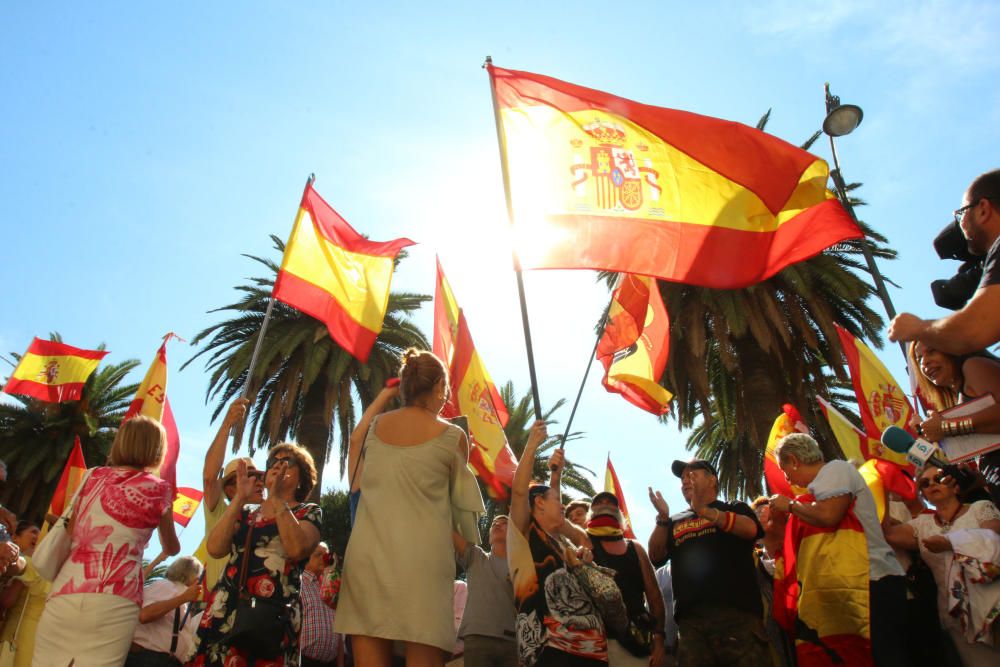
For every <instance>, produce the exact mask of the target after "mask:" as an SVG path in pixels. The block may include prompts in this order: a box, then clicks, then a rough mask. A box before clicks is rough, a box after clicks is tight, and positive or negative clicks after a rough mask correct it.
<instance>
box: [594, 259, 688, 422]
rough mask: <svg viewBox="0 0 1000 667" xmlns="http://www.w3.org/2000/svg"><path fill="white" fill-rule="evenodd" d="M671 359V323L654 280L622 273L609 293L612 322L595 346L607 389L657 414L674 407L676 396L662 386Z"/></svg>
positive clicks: (609, 318) (609, 322)
mask: <svg viewBox="0 0 1000 667" xmlns="http://www.w3.org/2000/svg"><path fill="white" fill-rule="evenodd" d="M669 356H670V319H669V317H668V316H667V309H666V307H665V306H664V305H663V298H662V297H661V296H660V290H659V289H658V288H657V286H656V280H655V279H654V278H647V277H645V276H637V275H633V274H628V273H626V274H622V276H621V282H620V283H619V284H618V287H617V288H616V289H615V291H614V293H613V294H612V295H611V306H610V309H609V310H608V321H607V324H606V325H605V326H604V333H603V335H602V336H601V339H600V341H599V342H598V344H597V359H598V360H599V361H600V362H601V364H602V365H603V366H604V380H603V382H604V388H605V389H607V390H608V391H610V392H614V393H618V394H621V395H622V397H623V398H624V399H625V400H626V401H628V402H629V403H632V404H633V405H637V406H639V407H640V408H642V409H643V410H645V411H647V412H652V413H653V414H654V415H662V414H664V413H666V412H667V410H669V409H670V399H671V398H673V394H671V393H670V392H669V391H667V390H666V389H664V388H663V387H662V386H661V385H660V382H659V380H660V377H661V376H662V375H663V369H664V368H666V366H667V359H668V357H669Z"/></svg>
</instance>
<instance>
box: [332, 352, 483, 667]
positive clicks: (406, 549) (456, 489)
mask: <svg viewBox="0 0 1000 667" xmlns="http://www.w3.org/2000/svg"><path fill="white" fill-rule="evenodd" d="M402 362H403V363H402V367H401V368H400V371H399V376H400V383H399V396H400V398H401V399H402V403H403V406H402V407H401V408H399V409H396V410H390V411H389V412H386V413H385V414H381V415H377V416H375V415H374V414H370V413H368V414H367V417H366V418H370V423H371V425H370V427H369V428H368V431H367V433H366V434H365V438H364V444H363V446H362V448H361V450H360V451H359V452H358V453H357V457H356V462H357V461H361V469H360V470H361V471H360V472H359V473H358V475H359V476H360V480H358V479H356V478H355V479H354V480H353V481H354V483H355V484H358V483H360V489H361V499H360V502H359V503H358V508H357V518H356V522H355V524H354V529H353V531H352V533H351V539H350V541H349V542H348V543H347V553H346V554H345V556H344V575H343V579H342V582H343V583H342V587H341V589H340V600H339V603H338V607H337V618H336V620H335V621H334V629H335V630H336V631H337V632H338V633H341V634H347V635H351V637H352V639H351V641H352V649H353V651H354V660H355V663H356V664H358V665H363V666H364V667H372V666H385V667H388V665H389V664H391V661H392V642H393V641H397V642H402V643H403V645H404V650H405V654H406V664H407V665H409V666H410V667H413V666H424V665H426V666H440V665H443V664H444V660H445V657H446V656H447V655H450V654H451V651H452V649H453V648H454V646H455V625H454V609H453V607H452V599H453V595H454V583H453V582H454V577H455V563H454V553H453V544H452V539H451V536H452V528H453V526H455V525H456V524H458V525H459V530H460V532H461V533H462V536H463V537H464V538H465V539H466V540H469V541H471V542H475V543H478V542H479V540H478V529H477V517H478V514H477V512H481V511H482V510H483V500H482V496H480V495H479V489H478V487H477V486H476V481H475V478H474V477H473V476H472V473H471V472H470V471H469V469H468V465H467V463H468V459H469V443H468V439H467V438H466V435H465V432H464V431H462V429H461V428H459V427H458V426H456V425H454V424H451V423H449V422H447V421H446V420H444V419H442V418H441V417H440V413H441V410H442V408H443V407H444V405H445V403H446V402H447V401H448V397H449V393H450V390H449V387H450V384H449V382H448V371H447V369H446V368H445V366H444V364H443V363H442V362H441V360H440V359H438V358H437V357H436V356H434V355H433V354H431V353H430V352H426V351H420V350H415V349H410V350H407V351H406V352H405V353H404V354H403V359H402ZM381 396H382V397H383V400H382V401H381V402H380V404H381V405H385V404H387V403H388V400H389V399H390V398H392V392H383V394H381ZM373 412H375V410H373ZM355 465H356V463H355ZM466 510H470V511H469V512H466ZM463 517H465V518H467V519H468V521H463Z"/></svg>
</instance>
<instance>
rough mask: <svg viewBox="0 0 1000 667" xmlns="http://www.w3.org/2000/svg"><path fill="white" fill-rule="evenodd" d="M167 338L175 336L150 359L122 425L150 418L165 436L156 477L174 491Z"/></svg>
mask: <svg viewBox="0 0 1000 667" xmlns="http://www.w3.org/2000/svg"><path fill="white" fill-rule="evenodd" d="M171 338H178V336H177V335H176V334H173V333H168V334H167V335H166V336H164V337H163V343H162V344H161V345H160V348H159V349H158V350H157V351H156V356H155V357H153V363H151V364H150V365H149V370H148V371H146V377H144V378H143V379H142V383H141V384H140V385H139V388H138V389H137V390H136V392H135V398H133V399H132V402H131V403H130V404H129V406H128V411H126V413H125V417H124V419H122V423H123V424H124V423H125V422H126V421H128V420H129V419H131V418H132V417H135V416H136V415H143V416H145V417H152V418H153V419H155V420H157V421H158V422H160V424H162V425H163V429H164V430H165V431H166V432H167V450H166V452H165V453H164V454H163V463H161V464H160V470H159V476H160V478H161V479H163V480H165V481H167V482H170V485H171V486H173V487H174V490H175V491H176V489H177V458H178V456H180V450H181V436H180V433H179V432H178V430H177V422H176V421H174V412H173V410H172V409H171V408H170V401H169V400H168V399H167V343H168V342H170V339H171Z"/></svg>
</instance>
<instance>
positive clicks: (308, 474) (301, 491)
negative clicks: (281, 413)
mask: <svg viewBox="0 0 1000 667" xmlns="http://www.w3.org/2000/svg"><path fill="white" fill-rule="evenodd" d="M276 454H289V455H291V457H292V458H293V459H295V461H296V462H297V463H298V465H299V485H298V486H297V487H295V500H297V501H299V502H300V503H301V502H304V501H305V499H306V498H308V497H309V494H310V493H311V492H312V490H313V487H314V486H316V463H315V461H313V457H312V454H310V453H309V450H308V449H306V448H305V447H300V446H299V445H294V444H292V443H290V442H283V443H281V444H280V445H275V446H274V447H272V448H271V450H270V451H269V452H268V453H267V458H268V459H269V460H270V459H272V458H274V456H275V455H276Z"/></svg>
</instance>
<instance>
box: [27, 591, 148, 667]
mask: <svg viewBox="0 0 1000 667" xmlns="http://www.w3.org/2000/svg"><path fill="white" fill-rule="evenodd" d="M138 624H139V606H138V605H136V603H134V602H131V601H129V600H126V599H125V598H123V597H119V596H117V595H108V594H104V593H72V594H69V595H59V596H57V597H54V598H52V599H51V600H49V601H48V602H46V603H45V611H44V612H42V619H41V620H40V621H39V622H38V631H37V633H36V634H35V655H34V658H33V659H32V662H31V664H32V667H66V666H67V665H69V664H70V661H73V666H74V667H121V665H122V664H124V662H125V658H127V657H128V649H129V646H130V645H131V644H132V635H133V633H134V632H135V626H137V625H138Z"/></svg>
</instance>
